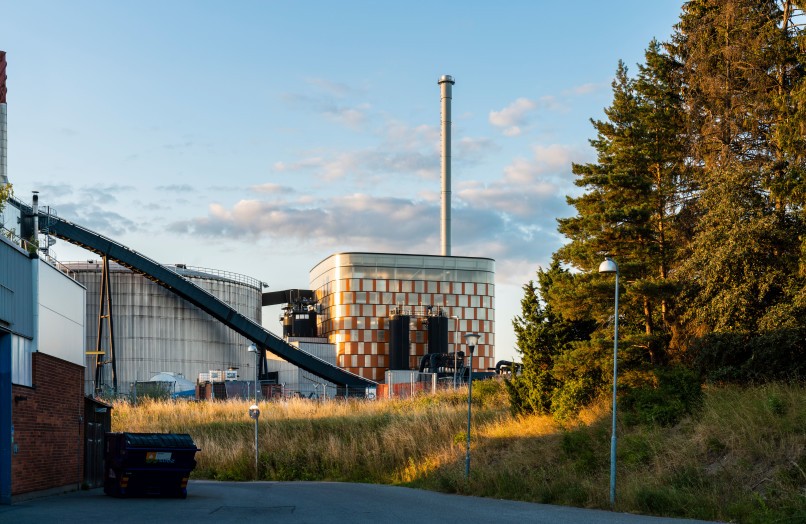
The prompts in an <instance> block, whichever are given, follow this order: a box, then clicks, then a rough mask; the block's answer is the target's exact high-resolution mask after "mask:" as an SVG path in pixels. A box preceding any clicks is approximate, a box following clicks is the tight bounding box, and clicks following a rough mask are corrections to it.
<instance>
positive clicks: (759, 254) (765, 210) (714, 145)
mask: <svg viewBox="0 0 806 524" xmlns="http://www.w3.org/2000/svg"><path fill="white" fill-rule="evenodd" d="M783 17H784V13H783V11H782V10H781V6H780V5H779V3H778V2H776V1H774V0H763V1H759V0H708V1H706V0H693V1H691V2H688V3H686V4H685V5H684V7H683V14H682V16H681V20H680V23H679V24H678V26H677V32H676V34H675V35H674V38H673V41H672V45H671V46H670V49H672V50H673V52H674V54H675V56H676V57H677V59H678V60H679V62H680V63H681V64H683V65H684V75H683V79H684V92H685V99H684V103H685V105H686V107H687V108H688V114H689V121H690V122H691V124H692V126H691V128H690V129H689V132H690V136H691V137H692V138H693V140H692V143H691V145H692V147H691V155H692V158H693V159H694V161H695V163H696V164H698V165H700V166H701V167H702V169H700V170H699V171H698V183H699V186H700V188H701V193H700V194H699V195H698V209H699V217H698V222H697V227H696V232H695V236H694V238H693V241H692V243H691V244H690V245H689V246H688V252H687V256H686V259H685V263H684V264H682V265H681V268H680V271H679V272H678V276H679V282H680V283H681V284H682V285H685V286H686V287H687V294H686V297H687V300H686V303H687V304H688V306H689V307H688V309H687V312H686V314H685V319H686V320H687V321H688V323H689V330H690V331H692V332H693V333H694V334H697V333H704V332H707V331H710V330H716V331H749V332H755V331H757V330H759V329H764V328H767V329H769V328H774V327H776V326H778V325H780V324H781V323H782V322H783V323H785V324H793V323H797V322H798V320H797V317H798V316H799V314H800V312H799V311H797V310H796V309H793V308H792V307H791V306H792V294H793V293H792V279H791V276H792V275H793V274H796V269H797V262H798V251H799V249H798V248H799V245H798V244H799V238H800V237H801V235H802V234H803V233H804V231H803V219H802V216H801V212H800V210H796V209H795V208H794V207H793V203H794V200H793V199H792V198H791V196H792V195H791V191H787V190H786V188H787V187H788V186H791V183H790V182H791V180H792V177H793V175H796V173H798V172H799V171H800V170H801V169H802V168H801V167H800V166H798V165H797V162H795V165H793V163H792V160H794V158H793V156H792V155H791V154H788V153H787V147H786V140H785V139H784V136H789V137H791V134H788V135H785V134H783V133H782V131H783V130H784V128H785V127H786V125H785V124H784V125H782V114H781V103H782V102H781V100H788V99H790V98H791V97H790V95H789V93H790V92H791V90H792V87H793V86H794V85H795V84H794V83H795V81H796V78H795V77H796V76H797V67H796V66H795V63H796V62H797V56H796V55H795V54H793V53H794V47H793V45H792V44H793V40H792V38H791V37H790V35H789V33H788V32H787V31H786V30H784V27H785V26H786V24H782V19H783ZM784 120H787V119H786V118H784Z"/></svg>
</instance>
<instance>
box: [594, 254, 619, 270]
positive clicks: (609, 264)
mask: <svg viewBox="0 0 806 524" xmlns="http://www.w3.org/2000/svg"><path fill="white" fill-rule="evenodd" d="M599 273H618V264H616V261H615V260H613V259H612V258H610V257H607V258H605V259H604V261H603V262H602V263H601V264H599Z"/></svg>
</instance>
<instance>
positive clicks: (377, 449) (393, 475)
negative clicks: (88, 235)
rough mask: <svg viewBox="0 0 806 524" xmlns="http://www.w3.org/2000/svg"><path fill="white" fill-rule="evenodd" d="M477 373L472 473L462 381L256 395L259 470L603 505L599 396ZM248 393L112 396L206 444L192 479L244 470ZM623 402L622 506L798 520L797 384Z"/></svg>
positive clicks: (250, 465)
mask: <svg viewBox="0 0 806 524" xmlns="http://www.w3.org/2000/svg"><path fill="white" fill-rule="evenodd" d="M478 386H479V387H475V386H474V388H473V394H474V395H473V396H474V398H473V410H474V411H473V433H472V462H471V464H472V473H471V479H470V481H469V482H467V481H466V480H465V477H464V454H465V428H466V426H465V424H466V417H467V404H466V402H467V390H466V389H465V390H458V391H457V392H443V393H439V394H437V395H433V396H421V397H416V398H413V399H406V400H398V401H376V402H362V401H349V402H344V401H332V402H326V403H318V402H315V401H311V400H304V399H294V400H289V401H287V402H263V403H261V405H260V408H261V418H260V428H259V434H260V471H259V478H260V479H263V480H327V481H351V482H372V483H384V484H396V485H405V486H411V487H418V488H424V489H430V490H436V491H443V492H448V493H460V494H466V495H478V496H484V497H494V498H505V499H512V500H525V501H533V502H541V503H551V504H563V505H573V506H580V507H587V508H601V509H606V508H608V506H609V502H608V494H609V471H610V470H609V461H610V428H609V424H610V412H609V405H608V403H607V402H597V403H594V404H592V405H591V406H589V407H588V408H586V409H584V410H582V411H581V412H580V413H579V415H578V416H577V417H575V418H573V419H568V420H565V421H563V422H558V421H557V420H556V419H555V418H554V417H551V416H545V415H527V416H514V415H512V414H511V413H510V410H509V406H508V405H507V402H506V391H505V388H504V387H503V385H502V383H500V382H497V381H486V382H481V383H479V384H478ZM666 387H668V386H666ZM248 404H249V403H248V402H176V403H174V402H166V401H148V402H144V403H140V404H138V405H136V406H135V405H131V404H127V403H117V404H116V405H115V409H114V410H113V412H112V413H113V429H114V430H115V431H123V430H126V431H173V432H187V433H190V435H192V436H193V439H194V441H195V442H196V444H197V445H198V446H199V447H200V448H202V451H201V452H199V453H198V454H197V460H198V462H199V465H198V467H197V469H196V471H195V472H194V474H193V476H194V478H208V479H218V480H253V479H254V478H255V474H254V447H253V442H254V440H253V438H254V433H253V431H254V423H253V421H252V420H251V419H249V417H248V415H247V410H248ZM624 415H625V416H624V417H621V418H620V421H619V428H618V431H619V443H618V497H617V507H616V509H617V510H618V511H626V512H635V513H644V514H654V515H665V516H675V517H689V518H699V519H710V520H722V521H733V522H743V523H754V522H759V523H760V522H779V521H780V522H802V521H803V520H804V519H806V497H804V493H805V491H804V490H806V429H804V428H806V388H804V387H802V386H793V385H779V384H768V385H765V386H760V387H754V388H748V389H742V388H738V387H735V386H728V387H721V388H706V389H705V391H704V394H703V397H702V399H701V403H700V405H699V408H698V409H697V415H696V416H683V417H681V418H680V420H679V421H678V422H676V423H674V424H669V423H667V422H668V421H667V420H666V419H663V420H661V421H660V422H662V423H663V424H660V423H647V422H645V421H646V420H647V417H635V416H632V415H628V414H627V413H626V412H624ZM650 418H651V417H650Z"/></svg>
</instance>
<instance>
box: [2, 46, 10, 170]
mask: <svg viewBox="0 0 806 524" xmlns="http://www.w3.org/2000/svg"><path fill="white" fill-rule="evenodd" d="M0 184H8V114H7V111H6V52H5V51H0Z"/></svg>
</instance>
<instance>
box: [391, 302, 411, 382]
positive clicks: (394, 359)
mask: <svg viewBox="0 0 806 524" xmlns="http://www.w3.org/2000/svg"><path fill="white" fill-rule="evenodd" d="M410 323H411V317H410V316H409V315H401V314H394V315H392V319H391V321H390V322H389V331H390V340H389V369H391V370H393V371H395V370H405V369H409V353H410V348H411V344H410V340H409V324H410Z"/></svg>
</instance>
